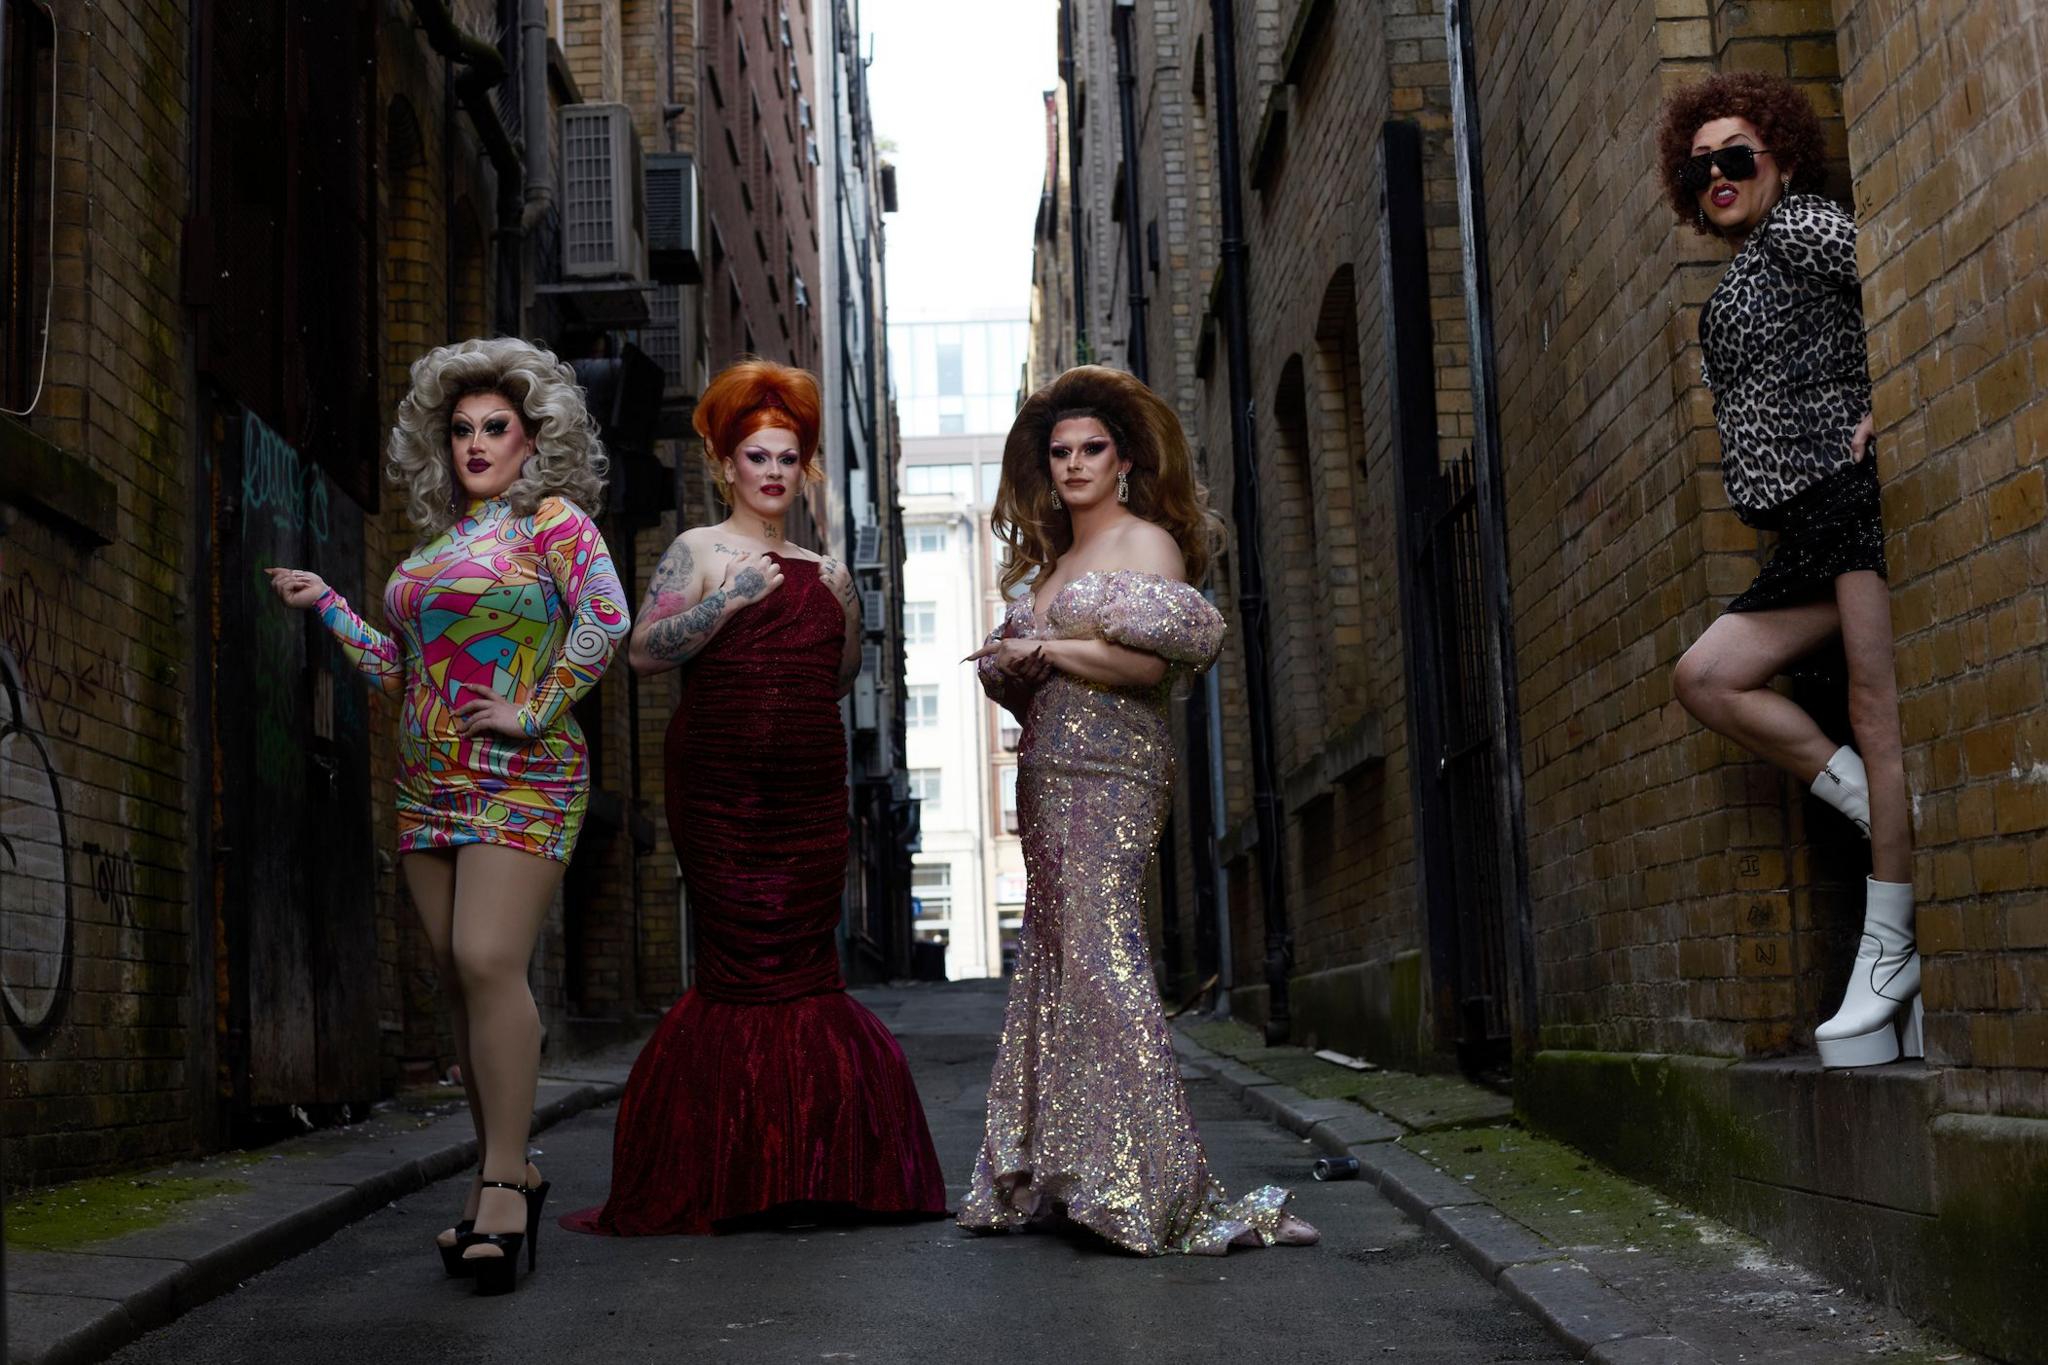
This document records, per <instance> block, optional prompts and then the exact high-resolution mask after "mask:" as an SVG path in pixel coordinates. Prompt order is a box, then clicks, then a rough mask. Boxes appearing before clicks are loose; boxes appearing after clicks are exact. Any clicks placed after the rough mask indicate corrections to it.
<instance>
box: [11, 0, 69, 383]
mask: <svg viewBox="0 0 2048 1365" xmlns="http://www.w3.org/2000/svg"><path fill="white" fill-rule="evenodd" d="M4 9H5V14H6V33H5V37H4V40H0V41H4V43H5V46H4V48H0V60H4V62H5V66H4V67H0V129H4V133H5V137H6V146H5V149H4V151H0V272H4V275H0V279H4V291H5V298H4V305H5V309H4V319H0V407H7V408H12V409H14V410H16V411H20V410H21V409H23V408H26V407H28V406H29V404H30V402H31V401H32V400H33V399H34V398H35V397H36V389H37V387H38V381H39V380H40V378H41V375H42V354H43V345H44V336H43V332H44V328H45V324H46V323H47V321H48V318H47V316H46V314H45V310H44V306H43V304H44V299H45V297H46V295H47V293H48V289H47V284H46V281H47V279H48V274H49V270H50V262H49V261H48V259H47V255H48V250H49V234H50V193H51V188H50V169H51V168H50V115H51V112H52V111H51V108H50V98H51V88H52V87H51V78H52V76H53V75H54V74H55V73H54V70H53V49H54V46H55V43H56V32H55V30H54V29H53V28H52V26H51V24H50V21H49V19H47V18H46V17H44V15H43V13H42V11H41V10H39V9H37V8H36V7H35V6H34V5H7V6H5V7H4Z"/></svg>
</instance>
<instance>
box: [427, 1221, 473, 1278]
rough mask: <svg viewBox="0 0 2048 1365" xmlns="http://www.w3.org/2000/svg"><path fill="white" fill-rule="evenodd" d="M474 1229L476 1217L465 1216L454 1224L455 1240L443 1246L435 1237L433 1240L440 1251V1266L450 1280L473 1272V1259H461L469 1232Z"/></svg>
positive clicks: (466, 1276)
mask: <svg viewBox="0 0 2048 1365" xmlns="http://www.w3.org/2000/svg"><path fill="white" fill-rule="evenodd" d="M475 1231H476V1219H474V1218H465V1219H463V1220H462V1221H461V1222H459V1223H457V1224H456V1225H455V1240H454V1241H452V1242H449V1243H448V1244H446V1245H445V1246H444V1245H442V1243H441V1241H440V1240H439V1239H438V1238H437V1239H436V1240H435V1242H434V1245H435V1246H436V1247H439V1248H440V1251H441V1268H442V1269H443V1270H445V1271H447V1272H448V1278H449V1279H451V1280H460V1279H466V1278H468V1276H469V1275H471V1274H472V1273H473V1272H474V1268H475V1266H476V1262H475V1261H465V1260H463V1259H462V1249H463V1248H464V1247H465V1246H468V1245H469V1237H470V1234H472V1233H474V1232H475Z"/></svg>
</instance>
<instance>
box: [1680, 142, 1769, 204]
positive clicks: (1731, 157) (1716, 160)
mask: <svg viewBox="0 0 2048 1365" xmlns="http://www.w3.org/2000/svg"><path fill="white" fill-rule="evenodd" d="M1765 155H1768V150H1767V149H1766V148H1763V147H1745V146H1743V145H1742V144H1740V143H1737V144H1736V145H1735V146H1733V147H1723V148H1722V149H1721V150H1720V151H1718V152H1701V153H1700V154H1699V155H1698V156H1689V157H1687V158H1686V159H1685V160H1684V161H1681V162H1680V163H1679V164H1678V183H1679V184H1680V185H1681V186H1682V187H1683V188H1684V189H1685V192H1686V193H1687V194H1698V193H1699V192H1700V191H1701V190H1703V189H1705V188H1706V187H1707V186H1709V185H1711V184H1713V183H1714V167H1716V166H1719V167H1720V168H1721V174H1722V176H1723V177H1724V178H1726V179H1729V180H1750V179H1753V178H1755V176H1756V159H1757V158H1758V157H1760V156H1765Z"/></svg>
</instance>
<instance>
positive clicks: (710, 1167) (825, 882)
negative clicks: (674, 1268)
mask: <svg viewBox="0 0 2048 1365" xmlns="http://www.w3.org/2000/svg"><path fill="white" fill-rule="evenodd" d="M818 406H819V403H818V391H817V385H816V382H815V381H814V380H813V379H812V378H811V376H810V375H809V374H807V373H805V372H804V371H802V370H793V369H789V368H786V367H784V366H780V365H774V364H770V363H768V362H765V361H745V362H742V363H741V364H738V365H735V366H733V367H731V368H730V369H728V370H726V371H725V372H724V373H722V374H720V375H719V376H718V377H717V378H716V379H715V380H714V381H713V382H712V383H711V385H710V387H709V388H707V389H706V390H705V392H704V396H703V399H702V401H701V402H700V403H699V404H698V407H697V412H696V428H697V431H698V434H699V435H701V436H703V438H704V446H705V454H706V458H707V460H708V461H709V463H710V465H711V472H712V476H713V478H714V479H715V480H716V482H717V484H718V488H719V491H720V492H721V493H722V494H723V495H724V497H725V499H726V501H727V502H728V503H729V504H730V505H731V507H732V515H731V516H729V517H728V518H727V519H726V520H725V521H723V522H721V523H719V524H718V525H716V526H708V527H696V528H693V529H691V530H689V531H686V532H685V533H684V534H683V535H681V536H679V537H678V538H677V539H676V541H675V543H674V544H673V545H671V546H670V547H669V550H668V552H667V553H666V554H665V555H664V556H663V557H662V560H661V563H660V565H659V566H658V567H657V568H656V570H655V573H654V578H653V581H652V582H651V583H650V584H649V586H648V590H647V597H646V605H645V607H644V608H643V615H642V618H641V627H640V629H639V630H637V631H636V632H635V633H634V636H633V641H632V653H631V659H632V664H633V667H634V668H635V669H637V670H639V671H640V672H642V673H656V672H662V671H665V670H667V669H671V668H680V669H682V682H683V688H682V700H681V703H680V704H679V705H678V706H677V707H676V713H675V718H674V720H672V721H671V722H670V724H669V728H668V739H667V745H666V766H667V776H666V783H665V785H666V788H667V793H668V822H669V830H670V833H671V834H672V836H673V838H674V841H675V847H676V856H677V858H678V860H679V861H680V862H681V864H682V873H683V882H684V884H685V886H686V887H687V888H688V891H689V904H690V914H691V918H692V919H693V920H694V922H695V925H696V947H697V980H696V985H695V986H694V987H693V988H692V989H691V990H690V991H689V992H688V993H687V994H685V995H684V996H683V998H682V999H681V1000H680V1001H679V1002H677V1004H676V1006H675V1008H673V1009H671V1010H670V1011H669V1012H668V1015H667V1016H666V1017H665V1018H664V1019H663V1020H662V1021H661V1023H660V1025H659V1026H658V1027H657V1028H656V1029H655V1032H654V1036H653V1037H652V1038H651V1039H649V1040H648V1043H647V1046H646V1048H645V1049H644V1050H643V1051H642V1052H641V1054H640V1058H639V1060H638V1061H637V1062H635V1063H634V1066H633V1074H632V1079H631V1080H630V1081H629V1083H628V1084H627V1087H626V1094H625V1098H624V1099H623V1100H622V1101H621V1102H620V1106H619V1119H618V1128H617V1133H616V1136H615V1137H614V1139H613V1155H612V1188H611V1195H610V1197H609V1198H608V1199H607V1200H606V1202H605V1204H604V1206H603V1207H602V1208H601V1209H593V1210H588V1211H586V1212H583V1213H578V1214H571V1215H569V1217H567V1218H565V1219H564V1220H563V1225H564V1226H565V1227H568V1228H570V1229H572V1230H575V1231H582V1232H600V1233H612V1234H617V1235H622V1236H635V1235H646V1234H654V1233H707V1232H714V1231H719V1230H725V1229H730V1228H732V1227H735V1226H745V1225H748V1224H751V1223H755V1222H762V1221H771V1222H772V1221H777V1220H783V1221H798V1220H804V1221H810V1220H817V1219H820V1218H844V1217H850V1216H854V1215H860V1214H865V1215H877V1214H879V1215H919V1214H928V1215H939V1214H943V1213H945V1212H946V1195H945V1184H944V1180H943V1178H942V1177H941V1175H940V1172H939V1163H938V1158H937V1156H936V1154H935V1153H934V1152H933V1150H932V1140H931V1133H930V1130H929V1129H928V1128H927V1127H926V1124H925V1117H924V1107H923V1105H922V1104H920V1103H919V1101H918V1096H917V1087H916V1085H915V1084H914V1083H913V1082H912V1080H911V1077H910V1068H909V1066H908V1064H907V1063H906V1062H905V1061H904V1058H903V1052H902V1050H901V1049H900V1048H899V1047H898V1046H897V1045H896V1040H895V1038H894V1037H892V1036H891V1035H890V1033H889V1030H888V1029H887V1028H885V1027H883V1025H882V1022H881V1021H880V1020H879V1019H877V1018H875V1016H874V1015H873V1014H871V1013H870V1012H869V1011H868V1010H867V1009H865V1008H864V1007H863V1006H861V1005H860V1004H859V1003H858V1002H857V1001H855V1000H854V999H853V998H852V997H851V996H849V995H847V994H846V990H845V986H844V984H843V982H842V981H841V979H840V974H839V954H838V947H837V944H836V942H835V940H834V930H835V929H836V928H837V926H838V923H839V915H840V894H841V892H842V890H843V888H844V886H845V880H846V856H847V815H846V750H845V739H844V731H843V730H842V729H841V724H840V714H839V705H838V698H840V697H841V696H844V695H845V694H846V692H847V691H848V690H850V688H851V687H852V685H853V679H854V676H855V674H857V673H858V672H859V671H860V618H859V607H858V601H859V599H858V596H857V594H856V593H855V592H854V591H853V583H852V575H851V574H850V573H849V572H848V571H847V569H846V567H845V566H844V565H842V564H840V563H838V562H837V561H835V560H832V559H827V558H823V557H821V556H819V555H816V554H813V553H811V552H810V551H808V550H804V549H800V548H798V547H796V546H794V545H790V544H789V543H787V542H786V541H785V540H784V539H783V536H782V528H783V518H784V515H785V514H786V512H787V511H788V509H789V506H790V504H791V503H792V502H794V501H795V500H796V498H797V496H798V494H799V492H800V490H801V488H802V486H803V484H804V482H805V480H806V478H807V477H808V476H809V475H810V474H811V471H812V467H813V464H814V461H815V459H816V454H817V441H818Z"/></svg>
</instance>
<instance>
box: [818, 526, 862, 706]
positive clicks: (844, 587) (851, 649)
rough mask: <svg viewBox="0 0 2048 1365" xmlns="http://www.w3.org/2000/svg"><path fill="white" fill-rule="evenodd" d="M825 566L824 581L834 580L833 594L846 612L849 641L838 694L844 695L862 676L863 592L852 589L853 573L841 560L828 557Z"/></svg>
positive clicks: (843, 654) (841, 658)
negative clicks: (861, 608)
mask: <svg viewBox="0 0 2048 1365" xmlns="http://www.w3.org/2000/svg"><path fill="white" fill-rule="evenodd" d="M824 570H825V574H826V579H825V581H826V582H827V583H829V584H831V586H832V592H833V595H834V596H836V597H837V598H838V599H839V605H840V608H841V609H842V610H843V611H844V612H845V613H846V644H845V647H844V648H843V649H841V650H840V653H839V695H841V696H842V697H843V696H845V695H846V694H847V693H848V692H850V691H852V690H853V680H854V679H855V678H858V677H859V676H860V655H861V649H860V644H861V629H860V594H859V593H857V592H855V591H854V590H853V575H852V574H850V573H848V572H846V569H845V567H844V566H842V565H841V564H840V563H839V561H837V560H835V559H828V560H826V561H825V563H824Z"/></svg>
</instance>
